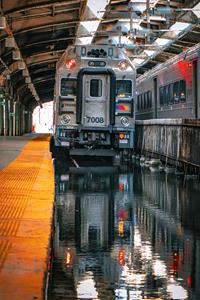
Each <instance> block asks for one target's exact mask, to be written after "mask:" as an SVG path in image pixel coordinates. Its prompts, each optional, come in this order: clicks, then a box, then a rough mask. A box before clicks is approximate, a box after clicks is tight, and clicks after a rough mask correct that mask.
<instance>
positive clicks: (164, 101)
mask: <svg viewBox="0 0 200 300" xmlns="http://www.w3.org/2000/svg"><path fill="white" fill-rule="evenodd" d="M163 104H164V105H166V104H167V100H166V86H164V87H163Z"/></svg>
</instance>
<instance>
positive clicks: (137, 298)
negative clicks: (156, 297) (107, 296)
mask: <svg viewBox="0 0 200 300" xmlns="http://www.w3.org/2000/svg"><path fill="white" fill-rule="evenodd" d="M115 296H116V297H117V299H120V300H127V299H130V300H142V299H143V297H142V291H128V290H126V288H121V289H116V290H115Z"/></svg>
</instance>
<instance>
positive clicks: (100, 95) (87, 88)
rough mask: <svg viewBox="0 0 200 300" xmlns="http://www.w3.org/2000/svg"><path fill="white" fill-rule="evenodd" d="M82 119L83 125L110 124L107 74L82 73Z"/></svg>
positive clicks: (108, 77) (98, 125)
mask: <svg viewBox="0 0 200 300" xmlns="http://www.w3.org/2000/svg"><path fill="white" fill-rule="evenodd" d="M82 84H83V94H82V120H81V123H82V124H83V125H85V126H91V127H93V126H95V127H101V126H107V125H109V124H110V114H109V108H110V76H109V75H108V74H107V75H106V74H95V75H94V74H85V75H83V81H82Z"/></svg>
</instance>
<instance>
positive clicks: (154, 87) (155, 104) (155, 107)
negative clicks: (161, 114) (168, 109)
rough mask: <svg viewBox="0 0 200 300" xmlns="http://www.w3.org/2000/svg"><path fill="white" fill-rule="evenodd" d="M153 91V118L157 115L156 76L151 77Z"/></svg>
mask: <svg viewBox="0 0 200 300" xmlns="http://www.w3.org/2000/svg"><path fill="white" fill-rule="evenodd" d="M153 91H154V118H155V119H157V117H158V113H157V110H158V82H157V78H156V77H155V78H154V79H153Z"/></svg>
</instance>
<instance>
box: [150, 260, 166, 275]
mask: <svg viewBox="0 0 200 300" xmlns="http://www.w3.org/2000/svg"><path fill="white" fill-rule="evenodd" d="M153 273H154V275H155V276H157V277H167V268H166V265H165V263H164V261H162V260H160V259H155V260H154V261H153Z"/></svg>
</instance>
